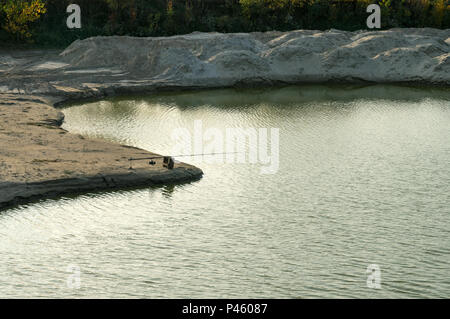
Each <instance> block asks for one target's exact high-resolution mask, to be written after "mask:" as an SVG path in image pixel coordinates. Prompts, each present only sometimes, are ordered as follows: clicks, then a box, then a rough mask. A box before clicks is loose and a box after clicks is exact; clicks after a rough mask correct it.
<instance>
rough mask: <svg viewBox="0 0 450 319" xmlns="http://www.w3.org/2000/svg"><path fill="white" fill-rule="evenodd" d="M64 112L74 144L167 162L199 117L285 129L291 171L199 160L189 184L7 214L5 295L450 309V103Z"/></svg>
mask: <svg viewBox="0 0 450 319" xmlns="http://www.w3.org/2000/svg"><path fill="white" fill-rule="evenodd" d="M64 113H65V114H66V122H65V124H64V128H65V129H67V130H69V131H70V132H73V133H79V134H83V135H86V136H91V137H100V138H105V139H108V140H113V141H117V142H120V143H124V144H128V145H133V146H137V147H141V148H144V149H148V150H151V151H154V152H158V153H164V154H168V153H170V152H171V150H172V149H173V146H174V145H173V144H174V141H173V140H172V138H171V133H172V132H173V130H174V129H176V128H178V127H185V128H187V129H189V130H193V125H194V121H196V120H199V119H201V120H202V121H203V128H204V130H205V129H207V128H217V129H219V130H220V131H223V132H225V129H226V128H231V127H241V128H250V127H253V128H271V127H273V128H279V129H280V157H279V159H280V168H279V171H278V173H277V174H273V175H261V174H260V165H258V164H239V163H236V164H208V163H198V162H197V163H194V162H193V163H194V164H195V165H197V166H199V167H201V168H202V169H203V171H204V173H205V175H204V177H203V179H201V180H200V181H197V182H193V183H190V184H184V185H175V186H166V187H162V188H147V189H142V190H134V191H118V192H106V193H100V194H90V195H84V196H78V197H73V198H66V197H65V198H61V199H59V200H45V201H41V202H39V203H35V204H30V205H26V206H20V207H17V208H14V209H10V210H7V211H5V212H2V213H0V273H1V274H2V275H1V276H0V297H125V298H129V297H148V298H164V297H171V298H178V297H193V298H196V297H211V298H216V297H217V298H221V297H242V298H244V297H245V298H252V297H276V298H278V297H284V298H312V297H319V298H324V297H332V298H337V297H351V298H362V297H369V298H382V297H387V298H391V297H400V298H414V297H442V298H443V297H447V298H448V297H450V143H449V137H450V91H448V90H447V91H445V90H433V89H413V88H399V87H388V86H374V87H365V88H348V87H333V88H331V87H325V86H304V87H287V88H282V89H271V90H266V89H265V90H215V91H206V92H188V93H179V94H165V95H157V96H152V97H133V98H126V99H123V98H122V99H115V100H108V101H101V102H95V103H88V104H84V105H80V106H73V107H70V108H68V109H65V110H64ZM183 160H184V161H186V162H191V161H192V160H193V159H190V158H185V159H183ZM369 264H377V265H378V266H379V267H380V269H381V289H370V288H368V287H367V284H366V280H367V274H366V269H367V267H368V265H369ZM69 265H73V266H76V267H79V269H80V273H81V286H80V288H79V289H71V288H68V286H67V283H66V282H67V280H68V279H69V280H70V278H71V277H70V275H71V273H70V272H68V266H69Z"/></svg>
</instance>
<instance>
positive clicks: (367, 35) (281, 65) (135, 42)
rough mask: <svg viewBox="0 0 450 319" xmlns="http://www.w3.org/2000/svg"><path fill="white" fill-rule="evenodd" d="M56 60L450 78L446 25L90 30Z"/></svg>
mask: <svg viewBox="0 0 450 319" xmlns="http://www.w3.org/2000/svg"><path fill="white" fill-rule="evenodd" d="M61 59H62V60H63V61H64V62H65V63H68V64H70V65H71V67H73V68H78V69H85V68H92V67H95V68H118V69H120V70H122V71H124V72H128V73H129V74H133V75H136V76H145V77H146V78H154V79H159V80H171V81H176V82H178V83H180V84H183V83H188V82H190V83H192V84H195V85H199V84H200V85H201V83H208V85H209V86H211V85H232V84H235V83H237V82H240V81H243V80H247V79H258V78H259V79H264V80H268V81H286V82H303V81H329V80H336V81H339V80H342V81H352V80H363V81H374V82H425V83H450V30H435V29H392V30H388V31H372V32H368V31H358V32H345V31H339V30H329V31H325V32H321V31H307V30H305V31H292V32H266V33H250V34H243V33H242V34H241V33H238V34H219V33H193V34H189V35H183V36H174V37H160V38H133V37H94V38H89V39H86V40H82V41H76V42H74V43H73V44H72V45H70V46H69V47H68V48H67V49H66V50H65V51H64V52H63V53H61ZM205 81H206V82H205Z"/></svg>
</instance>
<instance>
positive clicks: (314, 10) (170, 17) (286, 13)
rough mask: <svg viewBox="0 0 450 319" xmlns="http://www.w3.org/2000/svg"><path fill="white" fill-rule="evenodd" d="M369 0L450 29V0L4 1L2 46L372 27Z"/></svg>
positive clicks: (396, 14)
mask: <svg viewBox="0 0 450 319" xmlns="http://www.w3.org/2000/svg"><path fill="white" fill-rule="evenodd" d="M71 3H76V4H78V5H80V7H81V10H82V12H81V18H82V28H81V29H68V28H67V26H66V19H67V17H68V15H69V14H68V13H66V8H67V6H68V5H69V4H71ZM371 3H377V4H379V5H380V6H381V8H382V28H383V29H387V28H392V27H433V28H442V29H446V28H450V0H0V48H1V47H2V46H6V45H8V44H13V45H20V44H24V43H29V44H32V45H38V46H58V47H59V46H66V45H68V44H69V43H71V42H73V41H74V40H76V39H83V38H87V37H90V36H96V35H130V36H168V35H174V34H186V33H191V32H193V31H205V32H208V31H217V32H251V31H268V30H280V31H285V30H294V29H317V30H325V29H330V28H335V29H342V30H358V29H367V26H366V19H367V17H368V15H369V14H368V13H367V12H366V8H367V6H368V5H369V4H371Z"/></svg>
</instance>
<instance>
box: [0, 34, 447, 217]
mask: <svg viewBox="0 0 450 319" xmlns="http://www.w3.org/2000/svg"><path fill="white" fill-rule="evenodd" d="M306 82H308V83H325V82H347V83H408V84H418V85H424V84H425V85H432V86H440V87H449V86H450V30H435V29H393V30H387V31H358V32H345V31H339V30H329V31H324V32H322V31H311V30H298V31H292V32H266V33H250V34H244V33H240V34H218V33H194V34H190V35H184V36H175V37H161V38H131V37H96V38H90V39H86V40H83V41H76V42H74V43H73V44H72V45H70V46H69V47H68V48H67V49H66V50H63V51H55V50H47V51H40V50H29V51H2V50H1V49H0V115H1V120H0V209H2V208H4V207H7V206H10V205H13V204H17V203H24V202H27V201H30V200H34V199H37V198H45V197H48V196H58V195H62V194H67V193H77V192H85V191H92V190H100V189H111V188H123V187H135V186H146V185H153V184H157V183H172V182H180V181H187V180H192V179H197V178H200V177H201V176H202V171H201V170H200V169H198V168H196V167H193V166H190V165H186V164H180V165H178V167H176V168H175V169H174V170H167V169H165V168H163V167H162V165H161V163H160V162H159V163H158V164H157V165H156V166H153V167H152V166H149V165H147V164H146V163H145V162H142V163H138V164H136V165H134V166H135V168H136V169H135V170H129V169H128V168H129V165H128V161H127V158H129V157H131V156H142V155H151V154H152V153H149V152H147V151H144V150H140V149H136V148H130V147H127V146H121V145H116V144H113V143H109V142H106V141H101V140H93V139H85V138H84V137H82V136H78V135H73V134H70V133H68V132H66V131H64V130H63V129H61V128H60V125H61V123H62V121H63V114H62V113H60V112H59V111H58V110H57V109H56V108H55V106H59V105H61V104H62V103H66V102H68V101H80V100H83V99H101V98H104V97H107V96H113V95H121V94H132V93H152V92H158V91H161V90H179V89H190V88H217V87H230V86H247V85H252V86H253V85H273V84H296V83H306Z"/></svg>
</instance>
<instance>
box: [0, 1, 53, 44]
mask: <svg viewBox="0 0 450 319" xmlns="http://www.w3.org/2000/svg"><path fill="white" fill-rule="evenodd" d="M0 9H1V11H3V12H4V16H5V21H4V24H3V25H2V27H3V29H4V30H6V31H7V32H8V33H9V34H10V35H12V36H13V37H14V38H15V39H16V40H25V39H29V38H31V37H32V33H31V30H30V26H31V24H32V23H33V22H35V21H36V20H38V19H39V18H40V17H41V15H43V14H44V13H46V12H47V9H46V8H45V3H44V2H43V1H42V0H8V1H6V2H5V3H4V4H2V5H1V8H0Z"/></svg>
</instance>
